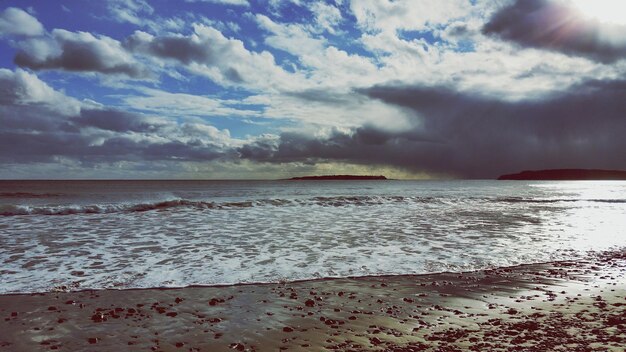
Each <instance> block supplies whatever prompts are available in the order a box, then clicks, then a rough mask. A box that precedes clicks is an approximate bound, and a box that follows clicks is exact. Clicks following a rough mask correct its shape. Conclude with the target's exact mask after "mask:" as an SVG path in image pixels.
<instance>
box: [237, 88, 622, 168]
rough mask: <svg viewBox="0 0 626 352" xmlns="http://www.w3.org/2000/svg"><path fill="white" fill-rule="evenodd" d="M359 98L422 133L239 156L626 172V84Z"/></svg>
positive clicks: (300, 141)
mask: <svg viewBox="0 0 626 352" xmlns="http://www.w3.org/2000/svg"><path fill="white" fill-rule="evenodd" d="M361 93H363V94H365V95H367V96H369V97H371V98H374V99H379V100H381V101H384V102H386V103H388V104H393V105H396V106H401V107H403V108H406V109H409V110H410V111H414V112H415V115H416V117H415V118H416V120H418V122H419V123H417V126H419V127H416V128H413V129H410V130H407V131H402V132H390V131H385V130H383V129H381V128H376V127H371V126H369V127H368V126H366V127H361V128H358V129H356V130H355V131H354V133H352V134H346V133H342V132H335V133H334V134H332V135H331V136H330V137H329V138H325V139H316V138H313V137H310V136H305V135H302V134H294V133H285V134H283V135H282V136H281V138H280V140H278V141H276V143H274V144H266V145H261V144H255V145H250V146H246V147H245V148H242V149H241V150H240V152H241V155H242V157H244V158H250V159H253V160H260V161H270V162H289V161H302V160H308V161H311V162H316V161H321V160H335V161H343V162H354V163H362V164H384V165H394V166H399V167H403V168H407V169H411V170H415V171H429V172H434V173H446V174H453V175H457V176H462V177H474V178H483V177H487V178H491V177H495V176H498V175H499V174H502V173H507V172H512V171H518V170H523V169H543V168H562V167H575V168H579V167H580V168H616V167H619V168H626V158H624V150H626V138H625V136H626V113H625V111H626V84H625V83H624V82H622V81H620V82H601V81H592V82H587V83H585V84H582V85H580V86H577V87H572V89H571V90H570V92H567V93H564V94H561V95H558V96H552V97H546V98H545V99H542V100H535V101H518V102H507V101H502V100H499V99H497V98H490V97H485V96H480V95H476V94H470V93H459V92H457V91H454V90H452V89H449V88H446V87H382V86H381V87H373V88H370V89H365V90H362V91H361Z"/></svg>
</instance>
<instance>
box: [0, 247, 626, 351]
mask: <svg viewBox="0 0 626 352" xmlns="http://www.w3.org/2000/svg"><path fill="white" fill-rule="evenodd" d="M625 273H626V251H624V250H621V251H615V252H602V253H596V254H594V255H590V256H589V257H588V258H585V259H581V260H576V261H558V262H548V263H538V264H523V265H518V266H514V267H506V268H496V269H488V270H480V271H474V272H456V273H455V272H448V273H437V274H424V275H397V276H367V277H358V278H324V279H316V280H305V281H297V282H282V283H263V284H247V283H246V284H238V285H227V286H188V287H184V288H139V289H122V290H115V289H113V290H111V289H105V290H82V291H73V292H47V293H33V294H6V295H0V331H2V332H3V333H2V334H0V351H22V350H24V351H27V350H66V351H93V350H96V351H110V350H120V349H121V350H127V349H133V350H154V351H233V350H235V351H277V350H309V351H318V350H323V349H324V350H340V351H412V350H426V351H436V350H450V351H454V350H503V351H504V350H510V349H511V348H512V347H513V346H521V347H520V348H521V350H534V349H542V350H546V349H548V350H564V351H565V350H576V348H579V350H602V351H606V350H616V351H617V350H620V349H619V348H620V347H621V346H623V345H624V344H626V319H624V318H623V317H624V316H626V279H625V277H624V275H625ZM573 346H578V347H576V348H574V347H573ZM581 346H583V347H585V348H584V349H580V348H582V347H581Z"/></svg>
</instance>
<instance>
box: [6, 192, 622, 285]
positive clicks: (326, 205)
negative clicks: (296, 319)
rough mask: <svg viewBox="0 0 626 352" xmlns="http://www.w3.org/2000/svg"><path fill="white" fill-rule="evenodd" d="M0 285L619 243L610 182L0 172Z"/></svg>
mask: <svg viewBox="0 0 626 352" xmlns="http://www.w3.org/2000/svg"><path fill="white" fill-rule="evenodd" d="M0 215H1V216H0V263H1V265H0V274H1V275H0V293H10V292H37V291H49V290H51V289H54V288H55V287H59V286H63V285H65V286H68V287H70V288H77V289H80V288H110V287H117V288H130V287H161V286H185V285H191V284H224V283H241V282H270V281H279V280H297V279H308V278H318V277H345V276H362V275H379V274H423V273H432V272H442V271H460V270H474V269H482V268H489V267H499V266H509V265H516V264H522V263H533V262H544V261H550V260H556V259H571V258H576V257H578V256H580V255H583V254H584V253H586V252H587V251H590V250H604V249H611V248H621V247H624V246H626V182H622V181H603V182H591V181H569V182H520V181H54V182H50V181H0Z"/></svg>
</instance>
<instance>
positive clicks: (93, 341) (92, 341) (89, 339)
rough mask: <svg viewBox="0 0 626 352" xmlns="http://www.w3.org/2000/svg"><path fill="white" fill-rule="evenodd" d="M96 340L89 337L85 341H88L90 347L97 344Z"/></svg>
mask: <svg viewBox="0 0 626 352" xmlns="http://www.w3.org/2000/svg"><path fill="white" fill-rule="evenodd" d="M98 340H99V339H98V338H97V337H90V338H88V339H87V341H89V343H90V344H92V345H93V344H96V343H98Z"/></svg>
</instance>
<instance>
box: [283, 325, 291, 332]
mask: <svg viewBox="0 0 626 352" xmlns="http://www.w3.org/2000/svg"><path fill="white" fill-rule="evenodd" d="M283 332H293V329H292V328H290V327H288V326H285V327H284V328H283Z"/></svg>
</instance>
